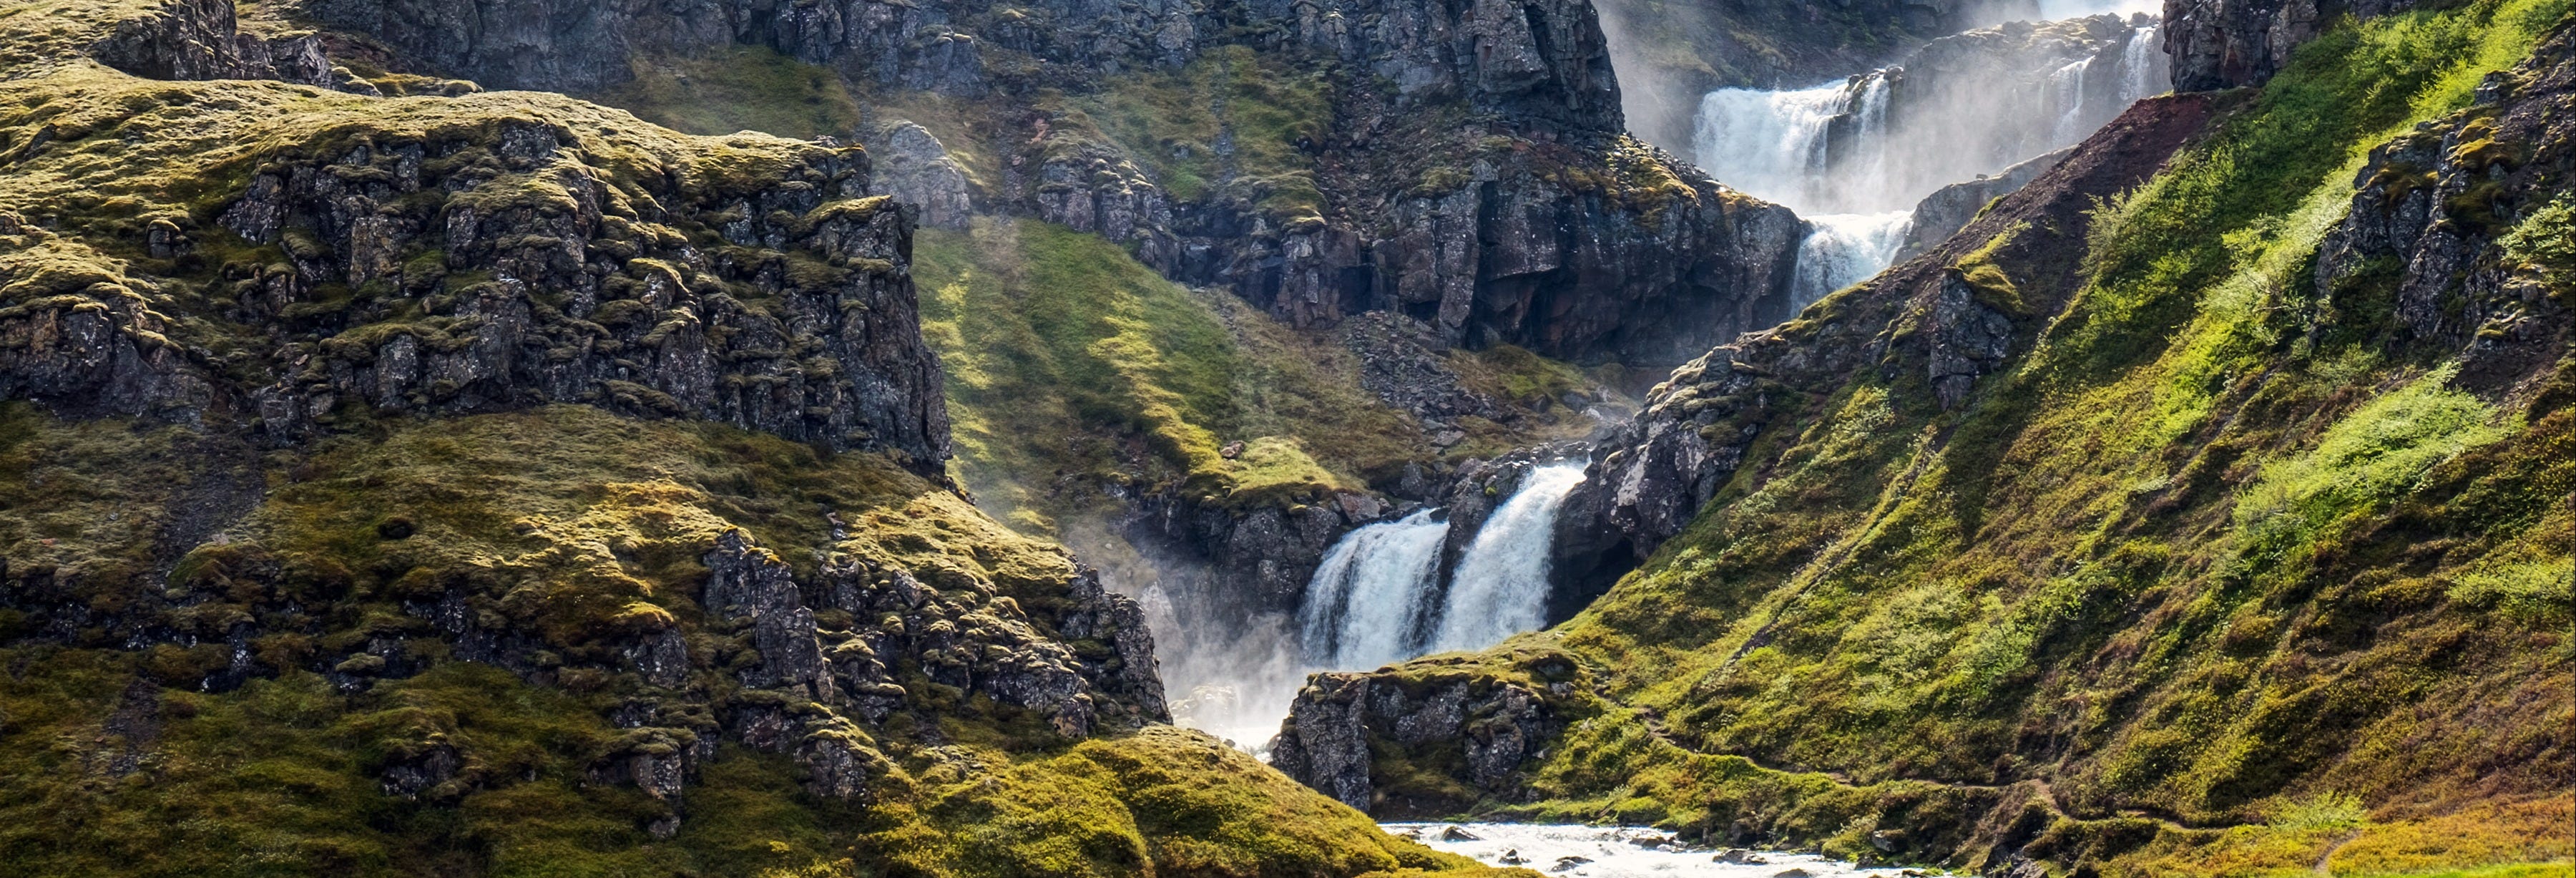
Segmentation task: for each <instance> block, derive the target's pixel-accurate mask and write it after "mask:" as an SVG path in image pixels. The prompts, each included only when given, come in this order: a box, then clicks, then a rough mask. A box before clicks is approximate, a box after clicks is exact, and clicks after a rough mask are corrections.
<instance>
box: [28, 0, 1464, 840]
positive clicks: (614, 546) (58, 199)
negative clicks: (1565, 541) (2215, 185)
mask: <svg viewBox="0 0 2576 878" xmlns="http://www.w3.org/2000/svg"><path fill="white" fill-rule="evenodd" d="M173 10H177V11H178V12H177V13H174V12H173ZM219 11H221V12H223V13H224V14H222V15H220V16H215V15H211V14H209V13H208V12H207V8H206V7H205V5H204V4H167V3H163V4H153V3H130V4H119V3H110V2H98V3H77V2H76V3H62V2H36V3H15V4H0V43H5V44H6V45H7V46H9V47H10V49H11V53H10V54H8V55H6V56H5V57H0V63H5V64H6V65H7V66H6V67H5V69H0V396H5V397H6V400H7V401H6V402H0V668H5V672H0V825H5V828H0V872H6V873H8V874H27V875H137V874H149V875H307V874H309V875H350V874H413V875H420V874H430V875H637V874H654V875H674V874H676V875H870V876H875V875H956V876H970V875H995V876H999V875H1131V874H1192V875H1290V874H1298V875H1303V874H1358V873H1363V872H1369V871H1374V870H1395V869H1431V870H1443V869H1451V868H1455V867H1458V866H1461V865H1464V864H1463V863H1462V862H1461V861H1458V860H1456V859H1455V858H1449V857H1444V856H1441V855H1437V854H1434V853H1432V852H1430V851H1428V850H1427V849H1424V848H1422V847H1420V846H1418V845H1414V844H1411V843H1409V842H1403V841H1400V840H1396V839H1393V838H1390V837H1388V836H1386V835H1384V834H1382V833H1379V832H1378V831H1377V830H1376V829H1375V828H1374V827H1373V826H1372V825H1371V824H1370V823H1369V822H1368V821H1367V819H1366V818H1365V817H1364V816H1362V815H1360V814H1359V813H1357V812H1356V811H1352V810H1350V809H1348V808H1346V807H1344V806H1341V805H1339V804H1337V803H1334V802H1332V801H1330V800H1329V799H1325V798H1322V797H1320V796H1317V795H1315V794H1313V793H1312V792H1310V791H1307V790H1305V789H1304V788H1302V787H1299V786H1297V785H1295V784H1294V783H1292V782H1289V781H1287V780H1286V779H1285V778H1282V777H1280V776H1279V775H1277V774H1276V773H1274V772H1271V771H1269V770H1268V769H1266V768H1264V767H1262V766H1260V765H1259V764H1258V763H1256V762H1254V761H1252V760H1251V759H1250V758H1248V757H1246V756H1243V755H1241V754H1239V753H1236V752H1234V751H1232V750H1230V749H1227V748H1225V747H1223V746H1222V745H1221V744H1219V743H1218V742H1216V741H1214V740H1213V739H1210V738H1207V737H1205V736H1202V735H1197V734H1195V733H1189V732H1183V731H1179V730H1175V729H1172V728H1169V727H1167V726H1164V725H1161V724H1160V722H1161V721H1162V720H1163V719H1165V718H1166V715H1167V714H1166V708H1165V705H1164V702H1163V698H1162V694H1161V685H1160V682H1159V680H1158V679H1157V677H1156V675H1155V671H1154V667H1153V652H1152V650H1153V645H1152V641H1151V638H1150V635H1149V634H1148V633H1147V632H1146V631H1145V627H1144V624H1143V619H1142V617H1141V614H1140V613H1139V611H1138V608H1137V607H1136V605H1135V604H1133V603H1132V602H1129V601H1127V600H1125V599H1124V598H1120V597H1117V596H1115V595H1111V594H1108V593H1106V592H1105V591H1104V590H1103V589H1102V587H1101V585H1100V582H1099V580H1098V578H1097V577H1096V576H1095V575H1093V574H1092V573H1091V572H1090V571H1088V570H1086V569H1084V568H1082V567H1080V566H1079V565H1077V564H1076V563H1075V562H1074V560H1073V559H1072V558H1071V557H1070V556H1069V555H1068V554H1067V553H1066V552H1065V551H1064V550H1062V549H1061V548H1059V547H1057V546H1055V545H1054V544H1052V543H1048V542H1044V541H1040V540H1034V539H1031V538H1029V537H1026V536H1023V535H1021V534H1020V533H1018V532H1015V531H1014V530H1012V529H1011V528H1008V527H1005V526H1004V525H1002V524H1001V523H999V522H997V521H995V520H993V519H991V518H988V517H986V516H985V515H984V514H982V513H981V512H979V511H978V510H976V509H975V508H974V506H973V505H972V504H971V503H970V502H969V501H968V499H967V498H966V497H965V496H963V495H962V494H961V493H960V492H959V491H958V490H957V489H956V488H955V487H954V485H953V484H952V483H950V482H948V481H947V479H946V475H945V473H944V467H943V465H944V461H943V460H942V458H943V457H944V455H945V452H946V448H947V444H948V432H947V423H946V410H947V409H946V405H945V403H944V402H943V400H942V399H941V393H942V391H943V389H944V386H945V379H944V373H942V371H941V370H940V369H939V367H938V362H937V359H936V357H935V355H934V354H932V353H931V352H930V351H929V349H928V348H927V347H926V346H925V345H924V343H923V341H922V339H921V335H920V326H919V323H918V319H917V314H916V305H915V294H914V288H913V284H912V280H911V274H910V272H911V262H910V259H911V252H912V235H913V229H912V227H911V224H910V222H909V221H908V218H907V216H908V215H907V213H906V212H904V211H901V210H897V209H895V208H893V206H892V205H890V204H889V203H887V202H886V200H885V199H883V198H881V197H869V196H867V195H866V194H865V189H866V185H867V179H868V174H869V157H868V156H867V155H866V154H865V153H864V152H863V151H860V150H857V149H853V148H841V147H836V146H831V145H818V144H813V143H805V142H798V141H790V140H783V139H779V138H776V137H771V136H766V135H753V134H743V135H737V136H729V137H722V138H713V137H696V136H690V135H684V134H680V133H676V132H673V131H669V130H667V129H663V128H660V127H658V126H655V125H652V124H649V123H646V122H643V121H641V120H639V119H637V118H635V117H634V116H632V115H629V114H627V113H625V112H623V111H618V110H611V109H606V108H603V107H599V106H595V105H591V104H587V103H583V102H580V101H577V100H572V99H568V98H564V97H560V96H555V95H548V94H540V93H485V94H476V93H474V92H473V90H472V89H471V88H468V87H464V86H456V87H442V88H438V89H424V90H425V91H430V92H434V94H427V95H422V96H413V97H384V96H378V95H367V94H363V93H351V92H353V91H355V92H363V91H365V90H367V89H369V88H372V89H374V90H376V91H379V92H382V91H387V90H397V91H398V90H401V89H389V88H387V86H388V85H393V86H399V85H401V84H402V83H405V82H410V80H402V79H399V78H388V77H377V80H376V83H377V84H362V83H361V82H359V81H358V80H356V79H354V78H353V79H351V80H349V81H344V82H342V83H341V85H342V86H344V89H343V90H339V91H334V90H331V89H327V88H324V87H321V86H317V85H304V84H293V83H287V82H280V81H250V80H220V81H166V80H157V79H147V78H142V77H139V76H135V75H131V74H128V73H125V72H120V71H119V70H117V69H113V68H110V67H107V66H103V65H101V64H99V63H96V62H95V61H94V60H92V59H91V58H89V57H86V56H84V54H83V53H85V52H90V51H93V50H95V49H96V48H97V47H99V46H102V45H107V43H106V42H104V41H105V40H106V39H107V37H108V35H111V34H138V35H140V36H136V37H134V38H133V39H134V40H135V42H132V43H131V44H130V45H132V46H144V47H151V48H153V49H154V50H155V51H161V52H163V54H159V55H150V57H154V58H159V59H162V60H168V59H170V58H173V57H177V58H181V59H182V60H183V61H185V63H179V64H176V66H175V67H174V68H173V69H177V70H178V71H179V72H182V73H184V72H187V71H188V70H200V69H202V68H201V67H189V66H188V65H189V64H195V63H198V62H201V61H208V59H209V58H214V60H216V61H222V62H223V63H224V64H230V65H235V66H233V67H223V68H221V69H222V70H225V71H229V72H241V71H245V70H251V69H252V67H254V66H255V65H248V66H245V64H244V62H242V61H241V58H242V56H240V55H232V56H224V57H221V58H215V57H214V56H213V55H205V56H197V55H189V54H187V53H189V52H217V51H218V50H220V51H225V52H247V51H249V50H250V49H249V48H244V47H250V48H259V47H261V46H264V45H268V44H263V43H259V42H258V41H256V40H249V39H245V40H241V41H234V40H230V39H225V40H217V41H211V42H210V41H206V40H198V39H194V38H193V36H202V35H204V34H206V33H211V31H207V30H205V28H210V27H214V26H215V25H217V24H220V25H223V26H224V27H229V26H230V22H231V16H230V11H229V7H228V6H225V7H224V8H223V9H221V10H219ZM179 13H185V14H179ZM136 16H144V17H146V18H149V21H147V22H146V23H145V24H133V22H135V21H136V20H137V18H136ZM156 16H176V17H156ZM174 22H178V23H174ZM183 25H184V26H183ZM172 34H177V35H178V36H179V37H189V38H187V39H178V38H171V35H172ZM219 35H220V36H225V37H229V36H230V34H229V33H224V34H219ZM119 39H124V37H119ZM281 39H282V38H281ZM310 45H311V44H309V43H302V42H298V43H295V44H294V46H296V47H298V48H297V51H302V50H303V48H305V47H309V46H310ZM262 51H265V49H262ZM174 53H175V54H174ZM146 54H147V55H148V54H149V53H146ZM137 57H142V56H137ZM191 58H193V59H194V60H186V59H191ZM124 60H131V59H130V58H128V59H124ZM208 63H212V62H208ZM155 69H160V68H155ZM165 72H166V71H165ZM368 72H372V71H368ZM362 85H363V87H362ZM451 95H453V96H451Z"/></svg>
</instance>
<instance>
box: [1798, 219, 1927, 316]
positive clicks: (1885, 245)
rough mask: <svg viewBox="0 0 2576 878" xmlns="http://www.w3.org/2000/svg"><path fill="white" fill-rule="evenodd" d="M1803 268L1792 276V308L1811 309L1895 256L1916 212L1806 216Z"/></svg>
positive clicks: (1801, 255) (1800, 254) (1800, 258)
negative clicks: (1819, 300)
mask: <svg viewBox="0 0 2576 878" xmlns="http://www.w3.org/2000/svg"><path fill="white" fill-rule="evenodd" d="M1806 219H1807V229H1808V231H1807V236H1806V237H1805V238H1802V239H1800V240H1799V241H1798V267H1797V273H1796V275H1795V276H1793V277H1791V278H1790V280H1789V310H1790V311H1792V312H1795V311H1803V310H1806V308H1807V306H1808V305H1813V304H1815V303H1816V300H1817V299H1822V298H1824V297H1825V296H1826V295H1827V294H1830V293H1832V292H1833V291H1835V290H1839V289H1842V288H1844V287H1847V286H1851V285H1852V284H1856V283H1860V282H1861V281H1865V280H1868V279H1869V276H1870V275H1873V274H1877V273H1878V272H1879V271H1880V270H1881V269H1884V268H1886V267H1887V265H1888V263H1890V262H1893V261H1895V260H1896V251H1897V250H1899V249H1902V248H1903V247H1904V246H1905V230H1906V229H1907V227H1909V226H1912V225H1913V224H1914V212H1913V211H1910V210H1891V211H1888V212H1885V213H1820V214H1817V215H1815V216H1811V217H1807V218H1806Z"/></svg>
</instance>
